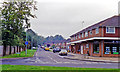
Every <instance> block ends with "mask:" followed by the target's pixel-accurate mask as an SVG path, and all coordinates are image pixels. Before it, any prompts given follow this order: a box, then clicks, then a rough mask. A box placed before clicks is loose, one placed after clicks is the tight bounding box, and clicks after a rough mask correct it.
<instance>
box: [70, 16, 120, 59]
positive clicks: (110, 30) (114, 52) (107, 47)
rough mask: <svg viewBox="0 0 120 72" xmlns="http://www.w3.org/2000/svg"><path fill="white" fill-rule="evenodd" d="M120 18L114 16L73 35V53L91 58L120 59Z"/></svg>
mask: <svg viewBox="0 0 120 72" xmlns="http://www.w3.org/2000/svg"><path fill="white" fill-rule="evenodd" d="M119 19H120V16H113V17H111V18H108V19H106V20H104V21H101V22H99V23H97V24H94V25H92V26H89V27H87V28H86V29H83V30H81V31H79V32H78V33H75V34H73V35H71V36H70V37H71V42H70V44H71V51H72V52H73V53H78V54H88V55H90V56H109V57H118V56H119V54H120V22H119V21H120V20H119Z"/></svg>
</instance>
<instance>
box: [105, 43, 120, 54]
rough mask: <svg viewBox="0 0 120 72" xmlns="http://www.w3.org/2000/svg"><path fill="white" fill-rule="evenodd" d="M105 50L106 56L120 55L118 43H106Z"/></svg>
mask: <svg viewBox="0 0 120 72" xmlns="http://www.w3.org/2000/svg"><path fill="white" fill-rule="evenodd" d="M104 48H105V49H104V51H105V54H120V51H119V50H120V49H119V43H117V41H115V42H114V43H113V42H112V41H109V42H108V41H105V43H104Z"/></svg>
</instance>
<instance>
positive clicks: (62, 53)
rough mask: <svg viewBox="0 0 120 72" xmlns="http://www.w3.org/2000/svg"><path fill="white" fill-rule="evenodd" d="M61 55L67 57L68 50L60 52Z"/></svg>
mask: <svg viewBox="0 0 120 72" xmlns="http://www.w3.org/2000/svg"><path fill="white" fill-rule="evenodd" d="M59 55H67V50H66V49H62V50H61V51H60V52H59Z"/></svg>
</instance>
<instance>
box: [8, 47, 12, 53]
mask: <svg viewBox="0 0 120 72" xmlns="http://www.w3.org/2000/svg"><path fill="white" fill-rule="evenodd" d="M11 51H12V48H11V45H10V50H9V55H10V54H11Z"/></svg>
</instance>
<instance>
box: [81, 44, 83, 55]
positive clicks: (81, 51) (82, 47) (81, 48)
mask: <svg viewBox="0 0 120 72" xmlns="http://www.w3.org/2000/svg"><path fill="white" fill-rule="evenodd" d="M81 54H83V46H81Z"/></svg>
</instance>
